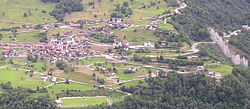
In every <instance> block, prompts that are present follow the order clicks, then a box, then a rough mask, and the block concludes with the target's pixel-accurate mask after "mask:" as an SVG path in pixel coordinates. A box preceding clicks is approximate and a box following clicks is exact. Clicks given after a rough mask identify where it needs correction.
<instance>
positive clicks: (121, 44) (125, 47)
mask: <svg viewBox="0 0 250 109" xmlns="http://www.w3.org/2000/svg"><path fill="white" fill-rule="evenodd" d="M113 46H114V47H115V48H122V49H123V50H125V51H127V50H129V42H128V41H117V40H115V42H114V43H113Z"/></svg>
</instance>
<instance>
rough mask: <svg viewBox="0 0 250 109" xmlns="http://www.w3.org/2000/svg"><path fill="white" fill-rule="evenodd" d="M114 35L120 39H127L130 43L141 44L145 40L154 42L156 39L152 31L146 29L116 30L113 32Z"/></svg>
mask: <svg viewBox="0 0 250 109" xmlns="http://www.w3.org/2000/svg"><path fill="white" fill-rule="evenodd" d="M115 35H116V36H118V38H119V39H121V40H127V41H129V42H130V43H132V44H136V45H137V44H139V45H142V44H143V43H144V42H145V41H152V42H155V41H156V40H157V38H156V37H155V36H154V34H153V32H152V31H146V30H137V32H134V30H133V29H129V30H125V31H124V30H118V31H116V32H115ZM124 36H125V37H124Z"/></svg>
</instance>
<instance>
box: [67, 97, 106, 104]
mask: <svg viewBox="0 0 250 109" xmlns="http://www.w3.org/2000/svg"><path fill="white" fill-rule="evenodd" d="M102 103H108V101H107V97H87V98H76V99H62V106H82V105H96V104H102Z"/></svg>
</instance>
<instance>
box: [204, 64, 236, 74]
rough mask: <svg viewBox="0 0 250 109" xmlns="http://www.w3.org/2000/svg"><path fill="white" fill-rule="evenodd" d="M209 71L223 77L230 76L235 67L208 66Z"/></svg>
mask: <svg viewBox="0 0 250 109" xmlns="http://www.w3.org/2000/svg"><path fill="white" fill-rule="evenodd" d="M206 68H207V70H208V71H214V72H219V73H221V74H222V75H223V76H226V75H229V74H231V73H232V70H233V67H232V66H229V65H223V64H222V65H218V66H215V65H213V66H207V67H206Z"/></svg>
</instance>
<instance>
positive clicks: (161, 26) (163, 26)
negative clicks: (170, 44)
mask: <svg viewBox="0 0 250 109" xmlns="http://www.w3.org/2000/svg"><path fill="white" fill-rule="evenodd" d="M158 28H159V29H161V30H173V29H174V27H173V25H171V24H168V23H166V24H159V25H158Z"/></svg>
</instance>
